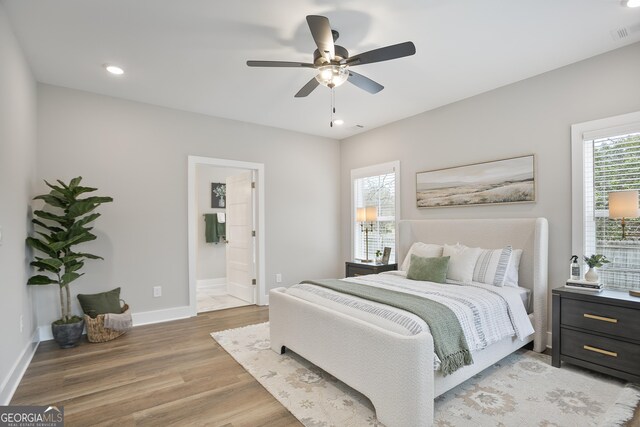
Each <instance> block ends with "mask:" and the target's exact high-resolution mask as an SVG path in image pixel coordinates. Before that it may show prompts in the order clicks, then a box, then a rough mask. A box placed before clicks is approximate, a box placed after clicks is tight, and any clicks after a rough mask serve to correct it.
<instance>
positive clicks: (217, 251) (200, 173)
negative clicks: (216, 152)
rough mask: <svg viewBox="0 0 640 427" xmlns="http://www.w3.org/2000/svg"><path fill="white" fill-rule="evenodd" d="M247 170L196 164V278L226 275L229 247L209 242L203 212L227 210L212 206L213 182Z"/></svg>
mask: <svg viewBox="0 0 640 427" xmlns="http://www.w3.org/2000/svg"><path fill="white" fill-rule="evenodd" d="M242 172H245V171H244V170H243V169H234V168H223V167H219V166H211V165H203V164H199V165H196V185H197V186H198V188H197V191H196V195H197V204H198V212H197V213H196V215H197V218H196V221H197V224H198V246H197V251H198V255H197V260H196V279H197V280H208V279H220V278H224V277H226V273H227V266H226V259H227V256H226V253H227V248H226V245H225V244H224V243H217V244H215V243H207V242H206V239H205V235H204V230H205V223H204V217H203V214H205V213H217V212H226V210H225V209H218V208H216V209H214V208H212V207H211V183H212V182H221V183H224V182H225V180H226V179H227V177H228V176H232V175H237V174H239V173H242Z"/></svg>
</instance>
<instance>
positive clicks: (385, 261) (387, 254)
mask: <svg viewBox="0 0 640 427" xmlns="http://www.w3.org/2000/svg"><path fill="white" fill-rule="evenodd" d="M390 256H391V248H384V250H383V251H382V263H383V264H389V257H390Z"/></svg>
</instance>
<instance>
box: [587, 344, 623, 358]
mask: <svg viewBox="0 0 640 427" xmlns="http://www.w3.org/2000/svg"><path fill="white" fill-rule="evenodd" d="M582 348H584V349H585V350H589V351H594V352H596V353H600V354H605V355H607V356H612V357H618V353H616V352H615V351H607V350H603V349H601V348H597V347H591V346H590V345H583V346H582Z"/></svg>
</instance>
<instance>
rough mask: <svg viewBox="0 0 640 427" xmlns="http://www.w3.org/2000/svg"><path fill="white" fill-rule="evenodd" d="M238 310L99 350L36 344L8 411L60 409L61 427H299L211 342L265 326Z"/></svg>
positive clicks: (155, 329) (262, 311)
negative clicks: (220, 334)
mask: <svg viewBox="0 0 640 427" xmlns="http://www.w3.org/2000/svg"><path fill="white" fill-rule="evenodd" d="M268 315H269V309H268V308H266V307H256V306H249V307H240V308H234V309H229V310H222V311H216V312H209V313H203V314H200V315H198V316H197V317H194V318H190V319H184V320H177V321H173V322H166V323H160V324H155V325H147V326H139V327H136V328H133V330H131V331H130V332H128V333H127V334H125V335H123V336H121V337H120V338H118V339H116V340H114V341H111V342H107V343H100V344H91V343H89V342H86V341H84V342H83V343H82V344H81V345H79V346H78V347H76V348H73V349H67V350H60V349H59V348H58V347H57V345H56V344H55V343H54V342H53V341H48V342H44V343H42V344H40V346H39V348H38V350H37V352H36V354H35V356H34V358H33V360H32V362H31V364H30V365H29V368H28V369H27V372H26V373H25V375H24V377H23V379H22V382H21V383H20V385H19V387H18V389H17V390H16V393H15V395H14V396H13V400H12V401H11V404H12V405H52V404H53V405H62V406H64V413H65V422H66V425H67V426H88V425H104V426H108V425H119V426H131V425H153V426H166V425H177V424H179V425H181V426H188V425H193V426H203V425H210V426H265V427H268V426H273V427H275V426H278V427H279V426H301V425H302V424H300V423H299V422H298V421H297V420H296V419H295V418H294V417H293V415H291V414H290V413H289V412H288V411H287V410H286V409H285V408H284V407H283V406H282V405H280V403H278V401H277V400H276V399H275V398H274V397H273V396H271V395H270V394H269V393H268V392H267V391H266V390H265V389H264V388H262V386H261V385H260V384H259V383H258V382H257V381H256V380H255V379H253V377H252V376H251V375H249V374H248V373H247V372H246V371H245V370H244V369H243V368H242V367H241V366H240V365H239V364H238V363H237V362H236V361H235V360H233V358H232V357H231V356H229V354H227V352H226V351H224V350H223V349H222V348H221V347H220V346H219V345H218V344H217V343H216V342H215V341H214V340H213V339H212V338H211V336H210V335H209V334H210V333H211V332H214V331H221V330H225V329H229V328H236V327H239V326H245V325H249V324H253V323H260V322H265V321H267V320H268Z"/></svg>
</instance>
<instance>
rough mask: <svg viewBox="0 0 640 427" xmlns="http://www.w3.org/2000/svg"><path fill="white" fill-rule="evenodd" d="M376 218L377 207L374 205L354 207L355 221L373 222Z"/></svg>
mask: <svg viewBox="0 0 640 427" xmlns="http://www.w3.org/2000/svg"><path fill="white" fill-rule="evenodd" d="M377 219H378V208H377V207H376V206H367V207H366V208H358V209H356V221H358V222H374V221H377Z"/></svg>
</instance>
